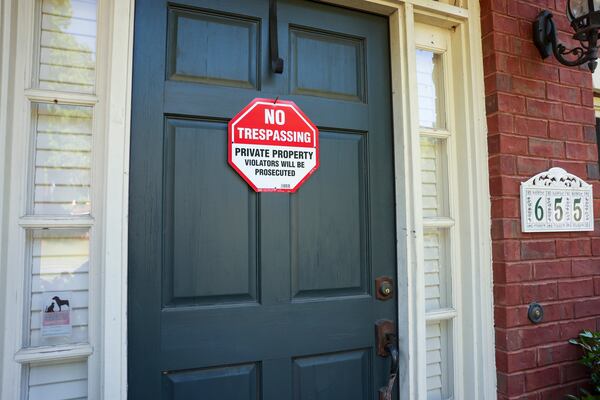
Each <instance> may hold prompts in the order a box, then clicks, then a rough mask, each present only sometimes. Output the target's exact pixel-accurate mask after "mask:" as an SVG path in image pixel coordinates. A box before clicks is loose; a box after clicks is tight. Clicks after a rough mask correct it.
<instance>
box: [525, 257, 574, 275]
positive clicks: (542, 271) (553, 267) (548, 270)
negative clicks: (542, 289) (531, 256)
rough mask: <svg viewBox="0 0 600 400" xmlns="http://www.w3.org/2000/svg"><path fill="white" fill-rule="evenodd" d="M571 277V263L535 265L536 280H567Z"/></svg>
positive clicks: (540, 263)
mask: <svg viewBox="0 0 600 400" xmlns="http://www.w3.org/2000/svg"><path fill="white" fill-rule="evenodd" d="M570 276H571V261H570V260H568V261H546V262H536V263H534V264H533V277H534V278H535V279H552V278H565V277H570Z"/></svg>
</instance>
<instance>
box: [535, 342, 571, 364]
mask: <svg viewBox="0 0 600 400" xmlns="http://www.w3.org/2000/svg"><path fill="white" fill-rule="evenodd" d="M579 357H581V350H579V348H578V347H577V346H574V345H572V344H569V343H559V344H553V345H551V346H545V347H540V348H538V364H539V365H540V366H546V365H550V364H556V363H560V362H565V361H572V360H577V359H579Z"/></svg>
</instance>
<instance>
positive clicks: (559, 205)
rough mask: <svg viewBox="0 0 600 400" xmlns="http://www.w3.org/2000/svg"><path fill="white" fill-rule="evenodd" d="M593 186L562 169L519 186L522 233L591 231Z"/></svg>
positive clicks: (545, 173)
mask: <svg viewBox="0 0 600 400" xmlns="http://www.w3.org/2000/svg"><path fill="white" fill-rule="evenodd" d="M593 199H594V196H593V192H592V185H590V184H588V183H586V182H585V181H583V180H582V179H581V178H578V177H577V176H575V175H573V174H570V173H568V172H567V171H565V170H564V169H562V168H551V169H549V170H548V171H545V172H542V173H539V174H537V175H536V176H534V177H533V178H531V179H529V180H528V181H527V182H523V183H521V230H522V231H523V232H568V231H593V230H594V201H593Z"/></svg>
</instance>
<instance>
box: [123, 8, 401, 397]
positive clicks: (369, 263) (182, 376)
mask: <svg viewBox="0 0 600 400" xmlns="http://www.w3.org/2000/svg"><path fill="white" fill-rule="evenodd" d="M268 3H269V2H268V1H266V0H231V1H227V2H223V1H217V0H193V1H181V2H167V1H165V0H148V1H144V2H143V4H140V5H139V6H138V7H136V17H135V18H136V20H135V46H134V87H133V113H132V139H131V170H130V172H131V175H130V213H129V218H130V228H129V238H130V239H129V240H130V243H129V249H130V250H129V257H130V258H129V289H130V291H129V382H128V385H129V393H128V395H129V398H130V399H145V400H146V399H155V398H160V399H196V398H202V399H203V400H204V399H213V398H214V399H217V398H218V399H265V400H275V399H277V400H281V399H327V400H336V399H340V400H341V399H344V400H348V399H361V400H362V399H367V398H371V399H377V391H376V388H378V387H380V386H383V385H384V384H385V381H386V378H387V370H388V368H389V360H387V359H384V358H381V357H378V356H377V355H376V351H375V337H374V322H375V321H376V320H378V319H382V318H385V319H390V320H395V319H396V304H395V302H394V301H388V302H382V301H379V300H376V299H375V296H374V280H375V278H376V277H378V276H382V275H388V276H395V271H396V265H395V227H394V220H395V218H394V194H393V193H394V179H393V159H392V152H393V150H392V148H393V146H392V129H391V111H390V109H391V103H390V93H389V91H390V89H389V54H388V26H387V20H386V19H385V18H383V17H378V16H374V15H370V14H364V13H359V12H356V11H350V10H346V9H342V8H338V7H333V6H328V5H323V4H317V3H312V2H306V1H300V0H279V1H278V20H279V24H278V34H279V50H280V55H281V56H282V57H283V59H284V61H285V68H284V72H283V74H281V75H277V74H272V73H271V71H270V68H269V66H270V63H269V55H268V43H269V42H268V31H269V19H268V11H269V9H268V5H269V4H268ZM277 96H281V97H282V98H285V99H290V100H293V101H295V102H296V103H297V104H298V105H299V106H300V107H301V108H302V109H303V111H304V112H305V113H306V114H307V115H308V116H309V117H310V118H311V120H312V121H313V122H314V123H315V124H316V125H317V126H318V127H319V130H320V136H319V140H320V144H321V150H320V154H321V155H320V159H321V166H320V168H319V169H318V170H317V171H316V173H315V174H314V175H313V176H312V177H311V178H310V179H309V180H308V181H307V182H306V183H305V184H304V185H303V186H302V187H301V188H300V189H299V191H298V192H297V193H296V194H291V195H290V194H281V193H261V194H257V193H254V192H253V191H252V190H251V189H250V188H249V186H248V185H247V184H246V183H245V182H244V181H243V179H242V178H241V177H240V176H238V175H237V174H236V173H235V172H234V170H233V169H232V168H230V167H229V165H228V164H227V149H226V146H227V142H226V140H227V122H228V120H229V119H230V118H232V117H233V116H234V115H235V114H236V113H237V112H238V111H239V110H241V109H242V108H243V107H244V106H245V105H246V104H247V103H248V102H249V101H250V100H252V99H253V98H255V97H266V98H275V97H277Z"/></svg>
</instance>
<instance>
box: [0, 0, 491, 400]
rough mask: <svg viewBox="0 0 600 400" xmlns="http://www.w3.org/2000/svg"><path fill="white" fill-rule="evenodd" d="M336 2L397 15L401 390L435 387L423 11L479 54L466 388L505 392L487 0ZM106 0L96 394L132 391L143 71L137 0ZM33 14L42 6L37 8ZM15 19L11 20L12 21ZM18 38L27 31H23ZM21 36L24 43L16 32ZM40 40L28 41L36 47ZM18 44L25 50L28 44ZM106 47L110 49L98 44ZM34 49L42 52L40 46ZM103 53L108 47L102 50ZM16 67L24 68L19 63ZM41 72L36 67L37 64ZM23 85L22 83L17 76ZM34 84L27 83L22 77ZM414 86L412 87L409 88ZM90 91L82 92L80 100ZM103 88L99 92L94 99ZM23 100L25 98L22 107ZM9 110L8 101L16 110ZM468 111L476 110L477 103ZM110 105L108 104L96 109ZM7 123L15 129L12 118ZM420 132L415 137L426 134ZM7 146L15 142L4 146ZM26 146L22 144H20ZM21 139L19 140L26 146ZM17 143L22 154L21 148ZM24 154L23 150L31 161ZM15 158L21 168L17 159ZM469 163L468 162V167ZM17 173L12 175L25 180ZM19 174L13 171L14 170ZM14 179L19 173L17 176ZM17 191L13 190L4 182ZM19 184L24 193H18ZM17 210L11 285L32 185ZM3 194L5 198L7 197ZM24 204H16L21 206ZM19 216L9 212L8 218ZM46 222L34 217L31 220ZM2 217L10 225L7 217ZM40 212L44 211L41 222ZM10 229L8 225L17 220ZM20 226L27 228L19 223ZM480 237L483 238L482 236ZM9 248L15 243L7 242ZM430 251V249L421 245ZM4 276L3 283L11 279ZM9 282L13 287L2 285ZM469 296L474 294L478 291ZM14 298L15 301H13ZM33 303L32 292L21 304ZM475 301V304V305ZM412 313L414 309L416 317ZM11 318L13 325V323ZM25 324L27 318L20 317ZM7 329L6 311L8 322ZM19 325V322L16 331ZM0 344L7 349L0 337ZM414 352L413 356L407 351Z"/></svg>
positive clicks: (3, 71) (462, 52) (472, 132)
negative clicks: (136, 63)
mask: <svg viewBox="0 0 600 400" xmlns="http://www.w3.org/2000/svg"><path fill="white" fill-rule="evenodd" d="M0 1H1V2H2V8H1V10H2V12H3V14H2V22H3V24H2V25H3V27H2V29H3V31H2V38H1V39H2V42H1V43H2V55H3V57H2V60H3V61H2V64H1V65H0V79H1V81H0V117H2V116H6V117H7V118H0V121H6V124H7V126H6V127H7V128H10V129H12V130H13V132H17V131H19V127H23V126H27V124H28V121H25V120H24V119H23V118H22V117H19V118H18V119H15V120H14V121H11V118H10V117H11V114H10V112H11V108H12V107H11V105H10V104H9V99H10V98H11V96H9V93H11V92H10V91H9V89H10V88H9V82H10V79H9V78H10V77H9V74H8V72H10V69H9V68H8V67H9V66H10V63H11V62H12V61H11V60H12V58H11V57H10V56H9V57H4V56H5V55H10V54H11V51H12V50H15V49H14V48H13V49H11V48H10V46H8V44H10V43H13V42H12V41H11V39H12V37H11V35H10V34H9V33H10V32H11V30H12V29H15V25H14V22H15V15H16V7H15V5H16V4H19V3H20V4H19V7H21V4H23V3H25V2H21V1H19V2H16V1H15V0H0ZM328 2H331V3H337V4H340V5H345V6H350V7H353V8H358V9H364V10H366V11H371V12H376V13H381V14H386V15H388V16H389V18H390V35H391V53H390V54H391V59H392V60H391V61H392V90H393V110H394V116H393V118H394V127H395V128H394V142H395V155H396V157H395V159H396V178H395V179H396V183H397V196H398V207H397V227H398V228H397V229H398V231H397V237H398V239H399V240H398V242H399V247H398V285H399V293H398V304H399V314H400V315H401V316H402V317H403V319H402V320H399V321H400V325H399V333H400V340H401V343H400V344H401V351H402V354H403V356H402V368H404V369H405V371H406V372H405V373H403V374H401V377H400V385H401V396H402V398H409V399H419V398H423V396H424V394H425V393H426V389H425V364H424V362H423V360H424V357H425V355H424V354H423V351H418V350H419V348H421V349H425V347H424V338H425V331H424V330H425V323H424V322H425V320H426V316H425V313H424V307H422V306H421V305H420V304H419V302H417V301H415V300H414V299H417V298H419V297H418V296H422V295H423V280H422V279H420V278H419V277H418V276H415V274H414V272H413V271H416V269H415V267H416V265H417V260H418V259H419V252H422V250H420V249H421V247H422V243H423V237H422V229H423V226H424V224H423V222H422V220H421V211H420V207H419V205H420V187H419V185H420V182H419V181H415V180H414V179H413V177H415V176H417V175H415V174H419V173H420V169H419V162H420V160H419V158H418V157H416V156H415V155H418V154H419V152H420V151H419V141H418V135H415V130H416V124H418V118H417V109H416V107H417V102H416V91H415V89H414V88H411V85H413V84H414V82H416V80H415V79H414V78H415V75H414V71H411V68H409V65H411V64H412V65H414V62H415V60H414V55H413V54H412V53H411V52H410V51H406V49H411V48H413V44H414V35H415V31H414V23H415V15H417V16H419V18H421V19H428V18H429V19H430V20H431V21H432V22H435V23H440V24H442V25H443V24H446V25H448V24H455V23H456V24H457V31H458V34H457V35H455V38H456V44H455V45H454V44H453V47H455V48H456V51H455V54H458V56H459V57H462V59H464V60H469V59H472V60H476V62H474V63H465V64H464V65H461V68H462V71H463V72H464V76H467V77H469V79H465V80H464V82H463V85H462V87H461V90H462V91H463V92H464V93H465V94H466V96H465V99H464V102H465V103H464V107H463V110H461V112H463V113H464V115H465V118H464V120H463V121H456V122H457V126H456V129H458V130H462V131H464V132H465V134H466V135H465V143H461V144H463V145H465V146H466V147H465V152H466V154H467V155H468V157H464V158H461V160H458V162H459V163H460V165H459V167H461V170H467V171H470V172H471V173H470V174H469V175H468V176H466V177H465V178H464V179H462V180H461V182H458V185H459V187H460V190H461V191H462V192H463V193H464V196H465V201H466V202H467V203H468V205H469V206H470V213H463V215H462V216H461V219H460V221H457V223H458V224H460V226H461V227H462V228H461V229H462V231H461V234H465V235H467V236H468V237H470V241H469V243H470V244H473V246H467V248H463V249H461V255H462V257H463V260H466V261H468V262H469V263H471V265H474V266H476V267H474V268H471V273H470V274H469V276H464V275H463V280H464V281H469V282H470V283H471V284H470V286H471V287H472V290H471V291H469V292H468V293H463V309H462V313H463V314H464V315H465V320H464V321H463V323H464V325H463V326H470V327H472V328H471V329H470V330H466V329H465V330H463V333H462V340H463V342H464V343H463V347H464V348H469V347H468V346H465V344H468V343H472V344H471V345H470V346H471V348H473V350H474V351H472V352H470V353H469V355H468V356H470V357H469V358H470V359H469V360H465V366H466V365H472V366H477V368H475V370H470V369H468V368H467V367H465V369H464V374H463V375H464V377H465V378H464V382H463V386H464V387H465V390H466V388H467V385H468V387H469V390H471V388H472V389H473V390H474V394H475V397H473V398H476V399H488V398H495V396H496V374H495V359H494V331H493V308H492V302H493V297H492V278H491V277H492V269H491V238H490V222H491V221H490V209H489V207H490V201H489V190H488V172H487V171H488V164H487V135H486V114H485V108H484V101H483V100H484V86H483V68H482V63H481V62H480V61H481V60H482V59H483V56H482V49H481V39H480V38H481V35H480V33H481V32H480V21H479V2H478V1H477V0H468V1H467V0H465V3H467V4H466V5H467V6H468V9H463V8H459V7H455V6H452V5H449V4H445V3H441V2H436V1H433V0H406V1H405V2H397V1H392V0H328ZM104 3H105V7H104V8H103V9H102V11H101V12H99V14H98V15H99V18H104V21H105V23H104V24H103V27H102V28H101V29H100V30H99V35H98V37H99V38H100V34H101V33H102V32H103V34H105V35H107V38H108V46H107V48H106V52H105V53H104V54H105V56H104V59H103V60H104V61H103V62H102V61H101V62H98V74H100V73H101V71H100V69H101V67H102V65H104V66H105V68H106V70H105V71H103V72H102V73H104V74H105V75H104V77H105V78H106V80H107V82H109V84H108V85H107V86H106V87H100V86H99V85H98V87H97V92H98V96H99V97H101V98H103V99H104V100H103V101H104V104H107V105H108V106H107V108H106V109H105V110H103V115H102V116H101V118H102V121H97V123H101V124H103V126H104V128H103V129H104V130H103V132H104V136H105V142H104V147H105V152H104V153H105V157H104V161H105V164H104V175H103V176H104V182H103V183H104V184H103V189H104V195H103V200H104V214H101V215H102V217H101V220H100V221H97V222H98V224H101V225H102V226H103V227H104V231H103V246H102V249H101V252H102V258H103V261H102V266H101V267H102V268H103V271H102V272H103V273H102V281H99V285H100V286H101V288H100V289H101V290H100V292H101V293H102V299H103V301H102V304H99V307H97V309H98V310H101V314H100V318H99V319H98V321H99V322H98V324H99V326H101V331H99V332H98V335H99V336H98V341H97V343H98V344H99V346H100V350H101V351H100V352H95V356H96V357H99V358H100V359H99V360H98V361H99V362H98V364H99V365H100V366H101V368H100V370H99V371H98V372H99V373H98V376H97V377H93V376H90V377H89V378H90V379H92V380H93V379H96V383H95V384H94V386H95V387H96V388H97V389H98V391H95V390H92V385H91V384H90V394H89V397H90V399H94V398H102V399H111V400H112V399H115V400H116V399H126V398H127V227H128V220H127V216H128V215H127V214H128V183H129V181H128V180H129V174H128V168H129V134H130V113H131V82H132V81H131V74H132V51H133V15H134V13H133V10H134V3H135V0H128V1H119V0H105V1H104ZM28 12H29V13H30V15H33V12H32V11H31V10H29V11H28ZM11 22H12V24H11ZM24 25H25V26H23V24H19V25H18V29H20V30H22V29H30V27H31V26H28V24H24ZM18 37H19V38H21V37H23V36H22V32H20V34H19V36H18ZM13 44H14V43H13ZM29 50H31V49H28V50H27V51H29ZM19 51H23V49H22V48H19ZM99 51H100V49H99ZM28 54H32V52H29V53H28ZM98 59H99V60H101V58H100V57H98ZM14 71H22V69H19V68H18V66H17V68H15V69H14ZM28 76H30V75H28ZM16 86H19V84H18V82H17V85H16ZM22 89H24V88H22ZM407 93H408V95H407ZM29 95H30V96H31V97H35V96H38V95H40V93H36V92H35V91H29ZM79 100H82V99H79ZM91 100H92V99H90V101H91ZM21 105H22V103H16V104H15V105H14V108H15V113H14V115H18V109H19V108H20V106H21ZM7 110H8V111H7ZM467 111H468V112H467ZM97 115H99V114H97ZM0 128H4V127H3V126H2V127H0ZM8 131H9V129H0V145H2V144H4V143H7V137H6V134H5V133H6V132H8ZM415 139H416V140H415ZM2 148H6V147H5V146H3V147H2ZM20 150H23V148H20ZM20 150H19V151H20ZM13 154H23V152H22V151H20V152H19V153H13ZM20 161H21V162H22V160H20ZM5 164H6V163H5V162H3V160H2V159H0V188H2V187H4V186H3V185H6V183H7V182H5V181H4V180H3V178H4V177H5V175H6V174H5V173H3V172H4V168H6V165H5ZM14 166H15V163H14V160H13V167H12V168H11V170H14ZM467 168H468V169H467ZM14 179H15V178H14V174H13V178H12V180H14ZM7 180H8V179H7ZM8 181H10V180H8ZM2 192H3V193H6V192H7V191H6V190H3V191H2ZM17 192H18V193H17ZM10 196H11V201H10V205H11V209H10V211H9V212H7V211H6V209H5V208H0V209H2V210H3V211H4V214H0V229H1V230H0V278H2V273H3V272H4V273H6V274H7V276H6V277H7V279H6V280H5V282H7V287H12V284H13V283H14V282H19V281H22V279H23V277H22V271H21V269H18V270H17V271H16V272H17V273H15V268H12V270H11V269H8V268H7V263H6V260H7V256H8V257H9V259H11V260H12V259H14V257H15V256H18V258H17V259H22V257H23V255H22V254H25V253H24V248H23V247H22V246H10V247H9V248H8V249H7V248H6V245H5V242H6V240H3V239H5V238H7V237H10V235H11V233H12V232H13V231H14V230H15V229H17V228H16V227H18V224H17V223H15V222H16V221H15V218H16V217H14V216H19V215H22V213H20V211H22V210H21V209H19V208H18V207H21V205H22V204H24V202H23V201H21V200H22V199H21V198H20V196H21V191H11V193H10ZM3 200H6V199H3V198H0V207H1V206H2V205H3ZM16 207H17V208H16ZM5 215H10V216H11V218H9V221H4V220H3V217H4V216H5ZM31 222H32V223H36V222H35V221H31ZM2 223H3V224H2ZM38 223H39V221H38ZM7 228H9V229H7ZM18 229H20V228H18ZM477 244H478V245H477ZM7 250H8V252H9V253H10V254H8V255H7V254H6V251H7ZM421 257H422V254H421ZM0 285H1V283H0ZM0 289H2V288H1V287H0ZM6 296H7V300H10V301H12V302H13V304H14V302H15V301H22V299H21V297H22V293H19V292H18V291H17V292H16V293H15V292H11V293H8V292H6ZM469 299H470V301H466V300H469ZM4 304H6V302H5V303H4ZM18 304H22V303H18ZM466 306H469V307H470V309H469V310H467V309H466V308H465V307H466ZM2 311H3V312H4V323H5V326H12V325H13V323H14V316H12V317H11V316H8V315H7V313H6V312H5V311H4V310H2ZM406 316H408V318H406ZM9 324H10V325H9ZM17 325H19V326H20V324H17ZM0 328H2V322H0ZM2 331H3V332H5V335H6V336H5V337H4V347H3V349H4V353H3V354H2V356H3V367H4V368H3V369H2V371H1V372H2V374H3V375H2V380H1V381H0V397H2V398H7V399H8V398H11V399H12V398H16V397H14V396H12V394H13V393H14V392H13V390H14V388H15V387H18V386H20V382H21V376H20V369H18V366H20V364H18V363H16V362H15V338H16V337H19V338H20V337H21V336H22V335H21V330H20V328H19V329H16V330H8V331H6V330H2ZM16 331H17V332H16ZM1 338H2V336H1V334H0V339H1ZM0 350H2V349H1V348H0ZM408 354H410V357H409V356H408Z"/></svg>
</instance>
